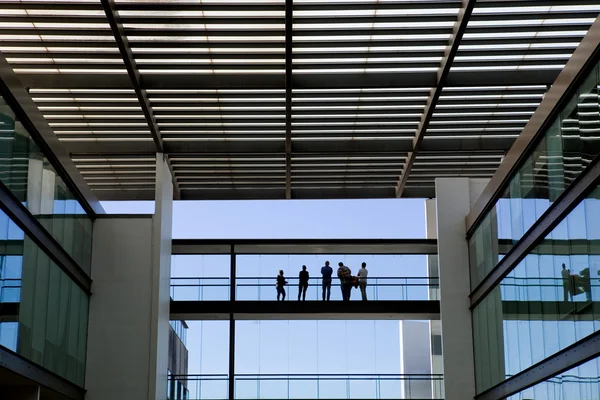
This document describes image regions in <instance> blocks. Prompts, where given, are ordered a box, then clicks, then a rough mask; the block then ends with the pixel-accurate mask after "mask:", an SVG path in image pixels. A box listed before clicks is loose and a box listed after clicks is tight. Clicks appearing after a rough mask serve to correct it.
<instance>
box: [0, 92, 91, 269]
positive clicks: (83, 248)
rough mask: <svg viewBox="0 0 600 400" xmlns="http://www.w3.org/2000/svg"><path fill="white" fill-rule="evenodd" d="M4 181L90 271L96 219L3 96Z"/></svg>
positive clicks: (0, 152) (0, 170)
mask: <svg viewBox="0 0 600 400" xmlns="http://www.w3.org/2000/svg"><path fill="white" fill-rule="evenodd" d="M0 158H1V159H2V162H1V163H0V180H1V181H2V183H3V184H4V185H6V187H7V188H8V189H9V190H10V191H11V192H12V193H13V194H14V195H15V197H16V198H17V200H19V201H20V202H22V203H23V205H25V206H26V207H27V209H28V210H29V212H31V214H33V216H34V217H35V218H37V219H38V221H39V222H40V223H41V224H42V225H43V226H44V227H45V228H46V230H47V231H48V232H49V233H50V234H51V235H52V236H53V237H54V238H55V239H56V240H57V241H58V242H59V243H60V245H61V246H62V247H63V248H64V249H65V250H66V251H67V253H69V255H71V257H73V259H74V260H75V261H76V262H77V263H78V264H79V266H80V267H81V268H83V269H84V270H85V271H86V272H88V273H89V272H90V264H91V248H92V220H91V218H90V217H89V216H88V215H87V214H86V213H85V211H84V209H83V207H82V206H81V204H80V203H79V201H78V200H77V198H76V197H75V195H74V194H73V192H72V191H71V190H70V189H69V188H68V186H67V184H66V183H65V181H64V180H63V179H62V177H61V176H60V175H59V174H58V173H57V172H56V170H55V169H54V168H53V166H52V165H51V164H50V162H49V161H48V159H47V158H46V157H45V156H44V154H43V153H42V151H41V149H40V148H39V147H38V145H37V144H36V143H35V142H34V141H33V139H32V138H31V136H30V135H29V133H28V132H27V131H26V130H25V128H24V127H23V125H22V124H21V123H20V122H19V121H15V115H14V113H13V112H12V110H11V109H10V107H9V106H8V105H6V103H5V102H4V100H3V99H2V98H1V97H0Z"/></svg>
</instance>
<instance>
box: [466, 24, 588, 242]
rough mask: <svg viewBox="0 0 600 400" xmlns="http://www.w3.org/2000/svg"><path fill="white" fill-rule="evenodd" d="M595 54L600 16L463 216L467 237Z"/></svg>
mask: <svg viewBox="0 0 600 400" xmlns="http://www.w3.org/2000/svg"><path fill="white" fill-rule="evenodd" d="M599 55H600V19H596V21H595V22H594V24H593V25H592V26H591V27H590V29H589V31H588V33H587V34H586V35H585V37H584V38H583V39H582V41H581V43H580V44H579V46H578V47H577V49H576V50H575V52H574V53H573V55H572V56H571V58H570V59H569V61H568V62H567V64H566V66H565V68H564V69H563V70H562V71H561V72H560V74H559V76H558V77H557V78H556V81H555V82H554V84H553V85H552V87H551V88H550V90H549V91H548V93H546V95H545V96H544V99H543V100H542V102H541V104H540V106H539V107H538V108H537V110H536V111H535V114H534V115H533V116H532V117H531V119H530V120H529V122H528V123H527V125H526V126H525V128H524V129H523V131H522V132H521V134H520V135H519V137H518V138H517V140H516V141H515V142H514V145H513V146H512V147H511V149H510V151H509V152H508V153H507V154H506V157H505V158H504V161H503V162H502V163H501V164H500V167H498V170H497V171H496V172H495V174H494V176H493V177H492V179H491V180H490V182H489V183H488V185H487V187H486V188H485V189H484V191H483V193H482V194H481V196H480V197H479V199H478V200H477V202H476V203H475V205H474V206H473V207H472V208H471V211H470V213H469V215H468V216H467V218H466V224H467V237H468V238H469V237H471V236H472V235H473V233H474V231H475V229H476V228H477V226H478V225H479V223H480V222H481V221H482V220H483V218H485V216H486V215H487V213H488V212H489V211H490V210H491V209H492V208H493V207H494V205H495V204H496V202H497V201H498V199H499V198H500V196H501V195H502V192H503V191H504V189H505V188H506V186H507V185H508V183H509V181H510V179H511V178H512V176H513V175H514V173H515V172H516V171H517V170H518V168H519V167H520V166H521V164H522V162H523V161H524V160H525V158H526V157H527V156H528V155H529V154H530V153H531V149H532V148H533V147H534V146H535V145H537V143H538V141H539V140H540V139H541V137H542V134H543V133H544V131H545V129H546V128H547V126H548V125H549V124H550V123H551V122H552V119H553V117H554V116H555V115H556V114H557V113H558V111H559V109H560V106H561V105H563V104H564V103H565V101H567V100H568V99H569V96H571V95H572V93H573V91H574V90H575V89H576V88H577V87H578V85H579V84H580V82H581V80H582V79H584V78H585V77H586V74H587V73H588V72H589V70H590V68H591V67H592V66H593V65H594V63H595V62H597V61H598V57H599Z"/></svg>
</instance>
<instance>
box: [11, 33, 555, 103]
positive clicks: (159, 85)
mask: <svg viewBox="0 0 600 400" xmlns="http://www.w3.org/2000/svg"><path fill="white" fill-rule="evenodd" d="M211 45H212V44H211ZM559 72H560V71H559V70H519V71H469V72H451V73H450V74H449V76H448V78H447V81H446V86H485V85H489V84H490V82H494V84H497V85H509V86H510V85H546V84H551V83H552V82H554V80H555V79H556V77H557V76H558V74H559ZM20 78H21V80H22V81H23V84H24V85H25V86H27V87H30V88H39V89H60V88H67V89H106V88H107V87H109V88H111V89H131V81H130V79H129V77H128V76H127V74H125V73H123V74H94V75H91V74H82V75H75V74H69V75H65V74H24V75H21V76H20ZM190 82H194V88H195V89H263V90H267V89H268V90H274V89H277V90H281V91H282V94H283V91H284V90H285V74H283V73H282V74H275V73H272V74H240V75H237V74H236V75H228V74H206V75H198V74H183V73H182V74H176V75H164V74H144V75H142V81H141V84H142V86H143V87H144V89H146V90H149V89H171V90H176V89H189V88H190ZM436 82H437V74H436V73H435V72H423V73H397V72H394V73H376V74H362V73H361V74H354V73H349V74H344V73H339V74H293V77H292V85H293V87H294V88H295V89H323V88H328V89H361V88H398V87H402V88H410V87H413V88H422V87H434V86H435V85H436Z"/></svg>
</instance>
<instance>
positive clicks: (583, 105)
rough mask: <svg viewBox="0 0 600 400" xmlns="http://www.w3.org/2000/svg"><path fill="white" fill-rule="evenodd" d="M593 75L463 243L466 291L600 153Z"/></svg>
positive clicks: (599, 119)
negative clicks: (467, 268) (467, 264)
mask: <svg viewBox="0 0 600 400" xmlns="http://www.w3.org/2000/svg"><path fill="white" fill-rule="evenodd" d="M598 73H599V67H598V65H596V67H595V68H594V69H593V70H592V71H591V72H590V74H589V75H588V76H587V78H586V79H585V80H584V81H583V82H582V83H581V85H580V87H579V89H578V90H577V91H576V93H574V94H573V95H572V97H571V99H570V100H569V101H568V102H567V103H566V104H565V105H564V106H563V109H562V111H561V112H560V113H559V114H558V115H557V116H556V117H555V118H554V120H552V121H550V123H549V125H548V127H547V128H546V131H545V132H544V135H543V136H542V138H541V139H540V140H539V142H538V143H537V144H536V146H535V147H534V148H533V150H532V151H531V153H530V154H529V156H528V157H527V158H526V159H525V160H523V162H522V164H521V166H520V167H519V169H518V170H517V171H516V173H515V174H514V176H513V177H512V179H511V180H510V181H509V184H508V185H507V188H506V190H505V191H504V193H503V194H502V196H501V197H500V199H499V200H498V201H497V202H496V204H495V205H494V207H493V208H492V210H491V211H490V212H488V214H487V215H486V216H485V217H484V218H483V219H482V221H481V223H480V224H479V226H478V227H477V229H476V230H475V231H474V233H473V235H472V236H471V238H470V239H469V248H470V251H471V255H470V268H471V278H472V279H471V287H472V288H475V287H476V286H477V285H478V284H479V283H480V282H481V281H482V280H483V278H484V277H485V276H487V275H488V274H489V272H490V271H491V270H492V268H494V266H496V264H497V263H498V261H499V260H501V259H502V258H503V257H504V254H506V253H507V252H508V251H510V249H511V248H512V247H513V246H514V245H515V244H516V243H517V242H518V241H519V240H520V239H521V238H522V237H523V236H524V235H525V233H526V232H527V231H528V230H529V229H530V228H531V226H532V225H533V224H534V223H535V221H537V220H538V219H539V218H540V217H541V215H542V214H543V213H544V212H545V211H546V210H547V209H548V207H549V206H550V205H551V204H552V202H554V201H555V200H556V199H557V198H558V196H560V195H561V194H562V193H563V192H564V191H565V190H566V189H567V188H568V187H569V185H570V184H571V183H572V182H573V181H574V180H575V178H577V176H578V175H579V174H581V173H582V172H583V171H584V170H585V169H586V168H587V166H588V165H589V163H590V162H591V161H592V159H593V158H594V157H596V156H597V155H598V154H600V140H598V139H599V138H600V136H599V132H600V106H599V101H598V94H599V92H598V84H599V83H600V77H599V76H598ZM495 248H498V249H499V251H495ZM490 249H492V251H490Z"/></svg>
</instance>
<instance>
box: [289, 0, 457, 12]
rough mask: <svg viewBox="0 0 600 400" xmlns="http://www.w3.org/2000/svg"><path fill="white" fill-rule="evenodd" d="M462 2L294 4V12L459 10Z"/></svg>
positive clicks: (442, 0)
mask: <svg viewBox="0 0 600 400" xmlns="http://www.w3.org/2000/svg"><path fill="white" fill-rule="evenodd" d="M458 7H460V2H457V1H456V0H438V1H422V2H419V3H414V2H390V3H380V2H377V3H376V4H373V3H354V2H352V1H347V2H340V3H339V4H336V3H322V4H310V3H308V4H294V11H323V12H324V13H327V11H345V10H414V9H418V10H427V9H431V8H433V9H438V8H458Z"/></svg>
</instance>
